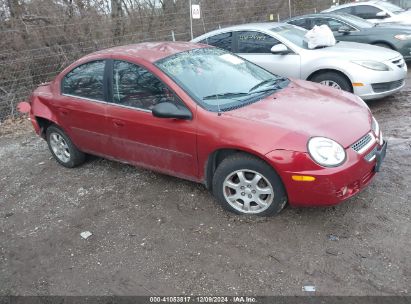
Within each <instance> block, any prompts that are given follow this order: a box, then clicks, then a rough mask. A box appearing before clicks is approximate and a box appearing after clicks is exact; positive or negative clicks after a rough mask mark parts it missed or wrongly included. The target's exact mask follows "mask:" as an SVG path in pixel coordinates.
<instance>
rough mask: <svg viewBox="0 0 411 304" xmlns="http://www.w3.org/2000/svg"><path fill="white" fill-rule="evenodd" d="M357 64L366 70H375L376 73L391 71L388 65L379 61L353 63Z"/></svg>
mask: <svg viewBox="0 0 411 304" xmlns="http://www.w3.org/2000/svg"><path fill="white" fill-rule="evenodd" d="M352 62H353V63H355V64H358V65H360V66H362V67H364V68H367V69H370V70H375V71H389V70H391V69H390V67H389V66H388V65H386V64H385V63H382V62H378V61H372V60H355V61H352Z"/></svg>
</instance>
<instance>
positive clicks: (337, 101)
mask: <svg viewBox="0 0 411 304" xmlns="http://www.w3.org/2000/svg"><path fill="white" fill-rule="evenodd" d="M225 115H229V116H231V117H235V118H239V119H244V120H247V121H252V122H253V128H254V130H255V128H262V129H263V130H264V132H267V130H272V135H271V131H268V134H270V135H269V137H270V140H272V141H273V142H275V144H274V146H275V149H289V150H295V151H306V150H307V148H306V145H307V140H308V139H309V138H310V137H313V136H324V137H327V138H330V139H333V140H335V141H337V142H338V143H340V144H341V145H342V146H343V147H345V148H347V147H349V146H350V145H352V144H353V143H354V142H356V141H357V140H358V139H360V138H361V137H362V136H364V135H365V134H367V132H369V131H370V129H371V112H370V110H369V108H368V106H367V105H366V104H365V103H364V102H363V101H362V100H361V99H359V98H358V97H356V96H355V95H353V94H350V93H347V92H343V91H339V90H335V89H332V88H329V87H326V86H323V85H320V84H316V83H313V82H308V81H304V80H292V81H291V82H290V84H289V85H288V86H287V87H286V88H284V89H283V90H281V91H278V92H276V93H274V94H272V95H270V96H268V97H266V98H264V99H263V100H261V101H259V102H256V103H253V104H251V105H248V106H245V107H242V108H239V109H237V110H233V111H228V112H226V113H225ZM274 139H275V140H274Z"/></svg>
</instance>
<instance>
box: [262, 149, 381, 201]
mask: <svg viewBox="0 0 411 304" xmlns="http://www.w3.org/2000/svg"><path fill="white" fill-rule="evenodd" d="M375 147H376V145H374V146H373V147H370V148H369V149H368V150H367V151H365V152H364V153H363V154H358V153H357V152H355V151H354V150H353V149H352V148H347V149H346V152H347V160H346V162H345V163H344V164H343V165H342V166H339V167H336V168H325V167H321V166H319V165H317V164H316V163H314V162H313V160H312V159H311V157H310V156H309V155H308V154H307V153H302V152H294V151H284V150H282V151H273V152H271V153H269V154H267V155H266V156H267V157H268V158H269V159H270V162H271V164H272V166H273V167H274V168H276V170H277V172H278V173H279V175H280V176H281V178H282V181H283V183H284V186H285V188H286V191H287V195H288V202H289V203H290V205H292V206H298V207H318V206H332V205H337V204H339V203H340V202H342V201H344V200H346V199H348V198H350V197H351V196H353V195H355V194H357V193H359V192H360V191H361V190H363V189H364V188H366V187H367V186H368V184H369V183H370V182H371V181H372V179H373V177H374V176H375V174H376V170H375V168H376V165H377V160H378V161H379V165H380V164H381V161H382V158H383V157H382V158H381V157H377V155H376V157H374V158H373V159H372V160H371V161H367V160H366V159H365V156H366V155H368V154H369V153H370V152H371V151H373V149H374V148H375ZM376 150H377V151H378V152H377V153H380V151H381V150H382V146H379V145H377V149H376ZM380 154H382V153H380ZM383 154H384V155H385V150H384V153H383ZM378 167H379V166H378ZM378 169H379V168H378ZM293 175H308V176H313V177H315V180H314V181H295V180H293V179H292V176H293Z"/></svg>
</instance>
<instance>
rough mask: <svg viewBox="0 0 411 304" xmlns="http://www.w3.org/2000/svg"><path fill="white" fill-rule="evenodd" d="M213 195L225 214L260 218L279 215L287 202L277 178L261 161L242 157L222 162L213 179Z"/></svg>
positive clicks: (235, 156)
mask: <svg viewBox="0 0 411 304" xmlns="http://www.w3.org/2000/svg"><path fill="white" fill-rule="evenodd" d="M213 193H214V196H215V197H216V198H217V200H218V202H219V203H220V204H221V205H222V206H223V207H224V208H225V209H227V210H229V211H232V212H235V213H237V214H256V215H261V216H267V215H274V214H277V213H279V212H280V211H281V210H282V209H283V208H284V206H285V204H286V202H287V196H286V194H285V190H284V186H283V184H282V182H281V179H280V177H279V176H278V175H277V173H276V172H275V171H274V169H273V168H271V167H270V166H269V165H268V164H266V163H265V162H264V161H262V160H260V159H258V158H256V157H253V156H250V155H246V154H236V155H234V156H231V157H228V158H226V159H224V160H223V161H222V162H221V164H220V165H219V166H218V167H217V170H216V172H215V174H214V178H213Z"/></svg>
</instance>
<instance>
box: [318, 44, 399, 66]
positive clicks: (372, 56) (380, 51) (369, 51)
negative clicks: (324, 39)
mask: <svg viewBox="0 0 411 304" xmlns="http://www.w3.org/2000/svg"><path fill="white" fill-rule="evenodd" d="M311 51H314V52H317V55H318V56H319V57H323V56H343V57H342V58H346V59H348V60H375V61H380V62H383V61H387V60H390V59H392V58H395V57H398V56H401V54H400V53H398V52H397V51H394V50H389V49H385V48H381V47H378V46H374V45H369V44H364V43H356V42H346V41H340V42H338V43H337V44H335V45H334V46H329V47H326V48H322V49H316V50H311Z"/></svg>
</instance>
